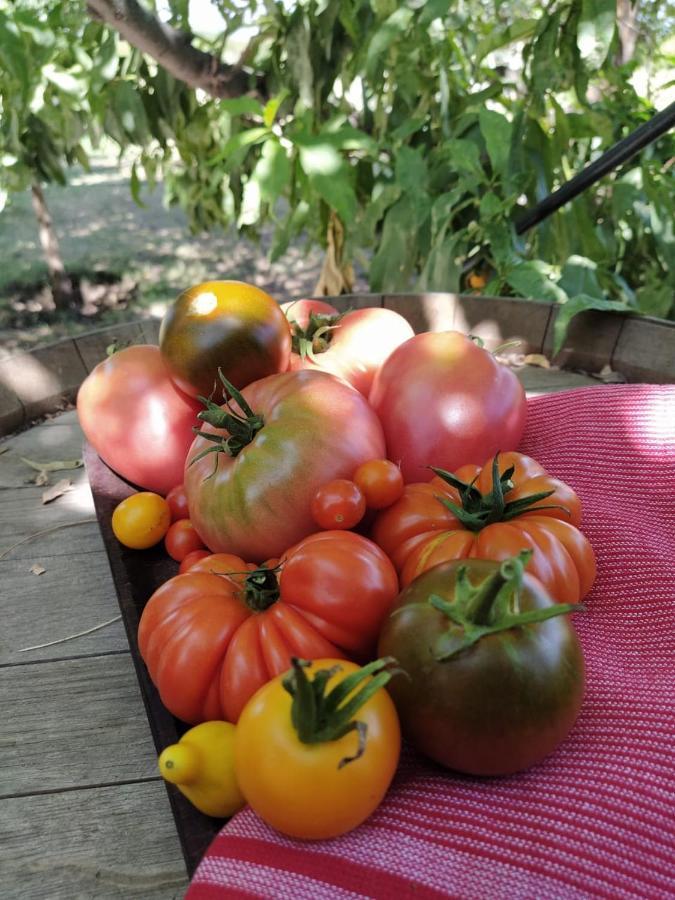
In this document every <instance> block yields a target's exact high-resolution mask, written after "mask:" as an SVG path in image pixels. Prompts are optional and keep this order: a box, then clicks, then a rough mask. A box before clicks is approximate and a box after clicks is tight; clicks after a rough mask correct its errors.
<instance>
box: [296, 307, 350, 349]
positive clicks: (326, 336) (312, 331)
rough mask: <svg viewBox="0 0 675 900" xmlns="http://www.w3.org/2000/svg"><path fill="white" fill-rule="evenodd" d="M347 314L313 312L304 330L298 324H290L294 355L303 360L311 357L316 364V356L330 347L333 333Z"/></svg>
mask: <svg viewBox="0 0 675 900" xmlns="http://www.w3.org/2000/svg"><path fill="white" fill-rule="evenodd" d="M346 312H348V310H347V311H346ZM346 312H343V313H337V314H335V315H325V314H322V313H314V312H312V313H310V314H309V321H308V323H307V325H305V327H304V328H303V327H302V325H300V324H299V323H298V322H293V321H291V322H289V324H290V326H291V349H292V351H293V353H297V354H298V355H299V356H300V358H301V359H303V360H304V359H305V358H306V357H309V358H310V359H311V360H312V362H316V358H315V357H316V355H317V354H319V353H324V352H325V351H326V350H328V348H329V347H330V343H331V339H332V337H333V334H332V332H333V331H334V330H335V328H337V327H338V326H339V324H340V320H341V319H342V318H343V317H344V316H345V315H346Z"/></svg>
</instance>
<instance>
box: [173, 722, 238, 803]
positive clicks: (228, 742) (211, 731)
mask: <svg viewBox="0 0 675 900" xmlns="http://www.w3.org/2000/svg"><path fill="white" fill-rule="evenodd" d="M234 734H235V727H234V725H232V724H231V723H230V722H219V721H213V722H202V724H201V725H196V726H195V727H194V728H190V730H189V731H186V732H185V734H184V735H183V736H182V737H181V739H180V740H179V741H178V743H177V744H172V745H171V746H170V747H167V748H166V749H165V750H163V751H162V753H161V755H160V757H159V760H158V765H159V771H160V773H161V775H162V778H164V779H165V780H166V781H170V782H171V783H172V784H175V785H176V787H177V788H178V790H179V791H180V792H181V793H182V794H184V796H185V797H187V799H188V800H189V801H190V803H192V805H193V806H195V807H196V808H197V809H198V810H200V811H201V812H203V813H205V814H206V815H207V816H216V817H217V818H227V817H229V816H232V815H234V813H236V812H237V810H239V809H241V808H242V806H243V805H244V802H245V801H244V798H243V796H242V793H241V791H240V790H239V786H238V785H237V780H236V777H235V773H234Z"/></svg>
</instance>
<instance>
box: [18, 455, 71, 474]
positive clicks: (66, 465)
mask: <svg viewBox="0 0 675 900" xmlns="http://www.w3.org/2000/svg"><path fill="white" fill-rule="evenodd" d="M21 462H24V463H26V465H27V466H30V467H31V469H37V471H38V472H58V471H59V470H60V469H81V468H82V466H83V465H84V463H83V462H82V460H81V459H54V460H52V461H51V462H36V461H35V460H34V459H26V457H25V456H22V457H21Z"/></svg>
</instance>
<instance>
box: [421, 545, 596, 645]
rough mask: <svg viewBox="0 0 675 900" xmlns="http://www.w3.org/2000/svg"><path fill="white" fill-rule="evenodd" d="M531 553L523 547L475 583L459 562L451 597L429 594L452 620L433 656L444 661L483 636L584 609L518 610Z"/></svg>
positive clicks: (564, 605)
mask: <svg viewBox="0 0 675 900" xmlns="http://www.w3.org/2000/svg"><path fill="white" fill-rule="evenodd" d="M531 556H532V551H531V550H523V551H522V552H521V553H519V554H518V556H515V557H512V558H511V559H507V560H505V561H504V562H503V563H501V565H500V566H499V568H498V569H496V570H495V571H494V572H493V573H492V574H490V575H488V576H487V577H486V578H484V579H483V581H481V582H480V584H478V585H473V584H472V583H471V582H470V581H469V576H468V568H469V566H468V565H467V564H465V565H462V566H460V567H459V569H458V570H457V578H456V582H455V595H454V598H453V600H450V601H449V600H445V599H443V598H442V597H439V596H438V594H432V595H431V596H430V597H429V599H428V601H427V602H428V604H429V605H430V606H432V607H433V608H434V609H436V610H438V611H439V612H441V613H443V615H445V616H447V618H448V619H449V620H450V622H451V624H450V625H449V627H448V629H447V630H446V631H445V632H443V634H442V635H441V636H440V637H439V638H438V640H437V641H436V643H435V645H434V648H433V656H434V659H436V660H437V661H438V662H446V661H447V660H449V659H452V658H453V657H455V656H457V654H458V653H461V652H462V651H463V650H466V649H468V648H469V647H472V646H473V645H474V644H476V643H477V642H478V641H480V639H481V638H483V637H485V636H486V635H490V634H498V633H499V632H501V631H508V630H509V629H511V628H522V627H524V626H525V625H531V624H533V623H535V622H543V621H545V620H546V619H550V618H552V617H554V616H560V615H564V614H566V613H570V612H576V611H578V610H579V609H583V607H582V606H580V605H579V604H578V603H557V604H555V605H552V606H550V607H545V608H543V609H534V610H528V611H526V612H521V610H520V591H521V589H522V579H523V570H524V568H525V566H526V565H527V563H528V562H529V559H530V557H531Z"/></svg>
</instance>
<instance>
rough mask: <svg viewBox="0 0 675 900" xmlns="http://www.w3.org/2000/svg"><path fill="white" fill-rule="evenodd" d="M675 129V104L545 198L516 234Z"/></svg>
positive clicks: (525, 216) (519, 224) (522, 219)
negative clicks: (674, 127)
mask: <svg viewBox="0 0 675 900" xmlns="http://www.w3.org/2000/svg"><path fill="white" fill-rule="evenodd" d="M674 125H675V103H671V104H670V106H667V107H666V108H665V109H662V110H661V112H659V113H657V114H656V115H655V116H654V117H653V118H651V119H650V120H649V122H645V123H644V125H640V127H639V128H636V129H635V131H634V132H633V133H632V134H629V135H628V136H627V137H625V138H623V139H622V140H620V141H619V143H618V144H615V145H614V146H613V147H610V149H609V150H607V151H606V152H605V153H603V154H602V156H600V157H599V158H598V159H596V160H595V161H594V162H592V163H590V165H588V166H586V168H585V169H583V170H582V171H581V172H579V174H578V175H575V176H574V178H571V179H570V180H569V181H566V182H565V184H563V185H562V186H561V187H559V188H558V190H556V191H554V192H553V193H552V194H549V195H548V197H544V199H543V200H542V201H540V202H539V203H537V205H536V206H533V207H532V209H529V210H527V212H525V213H524V214H523V215H522V216H521V217H520V218H519V219H518V221H517V222H516V231H517V233H518V234H523V232H525V231H527V230H528V229H530V228H532V227H533V226H534V225H538V224H539V222H541V221H542V220H543V219H546V218H547V217H548V216H550V215H551V213H554V212H555V211H556V210H557V209H560V207H561V206H563V205H564V204H565V203H569V201H570V200H573V199H574V198H575V197H577V196H578V195H579V194H581V193H582V191H585V190H586V188H588V187H590V186H591V185H592V184H595V182H596V181H598V180H599V179H600V178H602V176H603V175H606V174H607V173H608V172H611V171H612V169H615V168H616V167H617V166H620V165H621V163H623V162H625V161H626V160H627V159H630V157H631V156H634V155H635V154H636V153H637V152H638V151H640V150H642V148H643V147H646V146H647V144H651V143H652V141H655V140H656V139H657V138H658V137H660V136H661V135H662V134H665V133H666V131H669V130H670V129H671V128H672V127H673V126H674Z"/></svg>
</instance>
